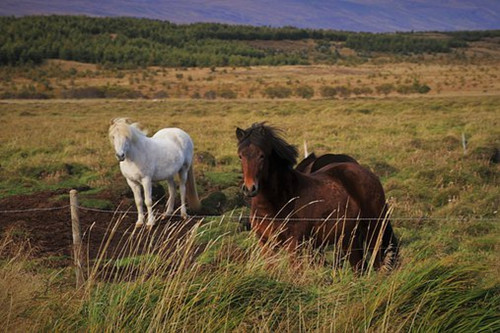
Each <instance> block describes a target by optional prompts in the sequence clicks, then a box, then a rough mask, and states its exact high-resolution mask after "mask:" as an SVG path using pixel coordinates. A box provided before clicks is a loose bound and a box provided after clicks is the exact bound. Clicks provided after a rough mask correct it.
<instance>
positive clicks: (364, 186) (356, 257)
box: [237, 124, 397, 270]
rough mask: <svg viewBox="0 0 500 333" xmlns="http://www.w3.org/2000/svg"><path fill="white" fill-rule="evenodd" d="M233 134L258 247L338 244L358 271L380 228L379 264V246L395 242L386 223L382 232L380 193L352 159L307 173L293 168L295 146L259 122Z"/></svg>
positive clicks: (380, 252)
mask: <svg viewBox="0 0 500 333" xmlns="http://www.w3.org/2000/svg"><path fill="white" fill-rule="evenodd" d="M237 137H238V141H239V146H238V153H239V156H240V158H241V161H242V167H243V178H244V184H243V190H244V192H245V193H246V194H247V195H249V196H251V197H252V201H251V214H252V221H251V227H252V230H254V231H255V233H256V234H257V236H258V237H259V240H260V242H261V244H262V245H264V244H266V243H267V241H268V240H269V239H271V238H273V237H275V238H276V240H277V241H278V244H282V245H284V246H286V247H287V248H288V249H289V250H290V251H295V250H296V249H297V247H298V246H299V244H300V243H302V242H304V241H308V240H310V241H312V244H313V245H315V246H317V247H321V246H323V245H327V244H334V243H337V244H339V245H340V246H341V247H342V249H343V251H344V253H345V254H346V255H347V257H348V259H349V262H350V263H351V265H352V266H353V268H354V269H356V270H358V269H364V268H365V265H366V263H365V262H364V260H365V259H366V258H365V256H364V254H365V251H364V249H369V250H370V252H371V249H373V248H375V245H376V239H377V236H378V234H379V233H380V232H381V231H382V232H383V235H384V237H383V241H382V243H384V241H385V243H388V244H385V245H384V244H382V246H381V249H380V250H378V251H377V253H374V255H375V267H376V268H379V267H380V266H381V265H382V264H383V248H384V246H385V247H388V246H390V244H389V243H390V242H397V241H396V239H395V237H394V235H393V233H392V228H390V224H389V228H384V230H381V229H382V220H383V218H384V217H385V216H384V215H385V213H386V204H385V195H384V191H383V188H382V185H381V184H380V181H379V180H378V178H377V177H376V176H375V175H374V174H373V173H371V172H370V171H369V170H367V169H365V168H363V167H362V166H360V165H359V164H357V163H354V162H355V160H354V162H343V163H335V162H333V163H330V164H328V163H325V164H326V166H324V167H322V168H320V169H319V170H317V171H314V172H311V173H302V172H299V171H297V170H294V169H293V168H292V165H293V164H295V159H296V156H297V152H296V149H295V148H294V147H293V146H290V145H288V144H287V143H286V142H285V141H284V140H283V139H281V138H280V137H279V136H277V135H276V133H275V130H274V129H273V128H271V127H268V126H265V125H263V124H254V125H253V126H252V127H251V128H249V129H247V130H241V129H238V130H237ZM309 170H311V169H309Z"/></svg>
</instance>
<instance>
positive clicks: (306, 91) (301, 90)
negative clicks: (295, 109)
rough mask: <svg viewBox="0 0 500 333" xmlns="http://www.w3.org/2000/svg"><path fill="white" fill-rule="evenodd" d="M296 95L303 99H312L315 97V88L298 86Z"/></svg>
mask: <svg viewBox="0 0 500 333" xmlns="http://www.w3.org/2000/svg"><path fill="white" fill-rule="evenodd" d="M295 95H297V96H299V97H302V98H306V99H310V98H312V97H313V96H314V88H313V87H311V86H308V85H304V86H298V87H297V88H296V89H295Z"/></svg>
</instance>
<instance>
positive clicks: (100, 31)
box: [0, 15, 500, 68]
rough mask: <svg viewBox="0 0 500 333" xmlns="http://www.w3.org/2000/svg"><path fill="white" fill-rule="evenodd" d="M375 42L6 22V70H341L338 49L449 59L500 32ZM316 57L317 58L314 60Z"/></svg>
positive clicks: (301, 33)
mask: <svg viewBox="0 0 500 333" xmlns="http://www.w3.org/2000/svg"><path fill="white" fill-rule="evenodd" d="M441 35H442V36H444V38H434V37H431V36H425V35H423V34H417V33H393V34H371V33H354V32H346V31H332V30H313V29H299V28H294V27H281V28H271V27H255V26H242V25H228V24H216V23H196V24H184V25H179V24H173V23H170V22H168V21H158V20H150V19H138V18H125V17H121V18H95V17H85V16H55V15H54V16H26V17H20V18H15V17H0V65H13V66H17V65H23V64H39V63H41V62H42V61H43V60H44V59H62V60H74V61H79V62H85V63H93V64H100V65H106V66H111V67H116V68H137V67H146V66H166V67H211V66H253V65H297V64H311V63H330V64H331V63H335V62H336V61H337V60H338V58H339V53H338V51H337V48H336V45H342V46H346V47H348V48H351V49H353V50H354V51H356V52H358V54H362V55H363V56H369V55H370V52H387V53H393V54H403V55H408V54H422V53H441V52H443V53H447V52H451V51H452V50H453V49H454V48H464V47H467V42H468V41H476V40H480V39H482V38H486V37H496V36H500V30H494V31H467V32H445V33H441ZM285 40H292V41H298V40H312V41H313V42H314V43H313V45H315V46H314V47H313V48H312V50H313V51H312V52H311V51H310V50H308V49H303V48H297V49H292V50H290V49H287V50H282V49H279V48H272V47H257V46H255V45H254V44H251V43H250V41H285ZM312 53H313V54H312Z"/></svg>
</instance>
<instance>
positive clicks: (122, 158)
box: [115, 154, 125, 162]
mask: <svg viewBox="0 0 500 333" xmlns="http://www.w3.org/2000/svg"><path fill="white" fill-rule="evenodd" d="M115 156H116V159H117V160H118V161H120V162H123V161H125V154H115Z"/></svg>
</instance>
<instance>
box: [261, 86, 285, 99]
mask: <svg viewBox="0 0 500 333" xmlns="http://www.w3.org/2000/svg"><path fill="white" fill-rule="evenodd" d="M264 94H266V95H267V97H270V98H287V97H290V95H292V89H290V88H288V87H283V86H274V87H267V88H266V89H265V90H264Z"/></svg>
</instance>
